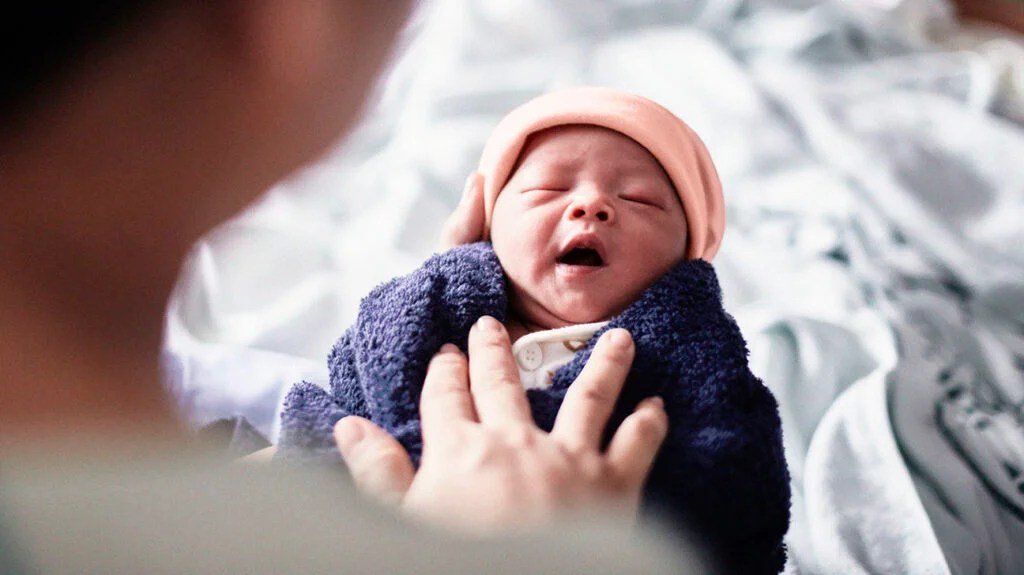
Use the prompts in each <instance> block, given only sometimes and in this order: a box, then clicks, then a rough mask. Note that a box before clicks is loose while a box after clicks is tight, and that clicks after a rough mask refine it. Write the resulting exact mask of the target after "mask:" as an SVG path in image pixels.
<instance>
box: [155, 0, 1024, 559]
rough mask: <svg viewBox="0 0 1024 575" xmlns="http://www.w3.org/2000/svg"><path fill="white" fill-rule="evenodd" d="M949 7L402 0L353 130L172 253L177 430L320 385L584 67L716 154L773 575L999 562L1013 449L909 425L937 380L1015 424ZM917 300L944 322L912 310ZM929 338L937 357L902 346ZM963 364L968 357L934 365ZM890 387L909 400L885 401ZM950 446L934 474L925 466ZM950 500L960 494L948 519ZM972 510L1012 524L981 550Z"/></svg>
mask: <svg viewBox="0 0 1024 575" xmlns="http://www.w3.org/2000/svg"><path fill="white" fill-rule="evenodd" d="M951 14H952V10H951V9H950V7H949V5H948V4H947V3H946V2H945V1H942V0H860V1H856V2H851V1H840V0H831V1H828V0H818V1H815V0H774V1H769V0H719V1H707V2H701V1H695V2H686V3H682V2H674V1H668V0H605V1H602V2H595V1H590V0H587V1H578V0H559V1H554V2H552V1H547V0H543V1H542V0H524V1H517V2H507V1H499V0H434V1H429V2H424V3H423V4H422V5H421V6H420V9H419V13H418V14H417V17H416V19H415V22H414V23H413V25H412V26H411V28H410V31H409V34H408V37H407V38H406V41H405V43H404V47H403V50H402V52H401V57H400V58H398V59H397V61H396V63H395V65H394V67H393V69H392V71H391V73H390V74H389V76H388V79H387V81H386V82H385V83H384V84H383V86H382V88H381V91H380V98H379V100H378V101H377V103H376V104H375V105H374V107H373V108H372V109H371V110H370V113H369V115H368V116H367V118H366V119H365V120H364V122H363V123H362V125H361V126H360V128H359V129H358V131H357V132H356V134H355V137H354V138H352V139H350V140H349V141H348V143H347V144H346V145H345V146H344V147H343V148H340V149H338V150H336V151H334V152H332V153H331V154H329V155H328V156H327V157H326V158H325V159H324V160H323V161H322V162H320V163H318V164H316V165H314V166H311V167H310V168H309V169H307V170H305V171H304V172H302V173H301V174H299V175H297V176H295V177H294V178H293V179H292V180H291V181H289V182H286V183H284V184H282V185H280V186H278V187H277V188H275V189H273V190H271V191H270V192H269V193H268V194H267V195H266V196H265V198H264V199H263V200H261V201H260V202H259V203H258V204H257V205H255V206H253V207H252V208H251V209H250V210H249V211H247V212H246V213H245V214H243V215H241V216H240V217H238V218H237V219H235V220H234V221H232V222H230V223H228V224H225V225H224V226H223V227H221V228H220V229H218V230H216V231H215V232H213V233H211V234H210V235H209V236H208V237H206V238H205V239H204V240H203V241H202V242H200V244H199V245H197V247H196V249H195V251H194V252H193V254H192V256H191V257H190V258H189V260H188V261H187V262H186V264H185V266H184V268H183V273H182V276H181V281H180V282H179V286H178V289H177V290H176V293H175V295H174V297H173V299H172V301H171V305H170V307H169V311H168V316H167V338H166V346H165V358H166V364H167V368H168V369H167V373H168V376H169V386H170V389H171V391H172V392H173V393H174V394H175V396H176V397H177V398H178V399H179V403H180V405H181V409H182V412H183V414H184V415H185V416H186V417H188V418H189V420H190V421H191V422H192V423H193V424H195V425H202V424H203V423H206V422H209V421H211V420H213V419H215V418H217V417H224V416H231V415H244V416H245V417H247V418H248V419H249V420H250V421H252V422H253V423H254V424H255V425H257V427H258V428H259V429H261V430H262V431H264V432H265V433H268V434H270V435H274V433H275V425H276V423H275V410H276V407H277V403H278V401H279V399H280V397H281V395H282V394H283V393H284V391H286V389H287V388H288V387H289V386H290V385H291V384H293V383H295V382H296V381H298V380H300V379H307V380H309V381H314V382H317V383H321V384H323V383H324V382H325V381H326V368H325V361H324V359H325V357H326V354H327V352H328V350H329V349H330V346H331V344H332V343H333V341H334V340H335V339H336V338H337V337H338V336H339V335H340V334H341V333H342V332H343V331H344V329H345V328H346V327H347V326H348V325H349V323H350V322H351V321H352V319H353V318H354V315H355V311H356V309H357V305H358V302H359V299H360V298H361V297H362V296H363V295H364V294H365V293H366V292H367V291H368V290H369V289H370V288H371V287H372V286H374V285H375V284H377V283H380V282H382V281H384V280H386V279H388V278H390V277H392V276H394V275H397V274H400V273H404V272H407V271H409V270H411V269H413V268H414V267H415V266H416V265H418V264H419V263H420V262H421V261H422V260H423V259H424V258H425V257H426V256H427V255H429V253H430V252H431V251H432V250H433V247H434V245H435V241H436V238H437V235H438V232H439V230H440V226H441V223H442V221H443V219H444V218H445V217H446V215H447V214H448V213H449V212H450V211H451V209H452V207H453V206H454V205H455V203H456V202H457V200H458V195H459V191H460V190H461V188H462V182H463V180H464V178H465V176H466V175H467V174H468V173H469V171H470V170H471V169H472V168H473V167H474V166H475V165H476V162H477V160H478V158H479V153H480V150H481V147H482V145H483V142H484V140H485V139H486V137H487V134H488V133H489V131H490V129H491V128H492V127H493V126H494V125H495V124H496V123H497V121H498V119H499V118H500V117H501V116H502V115H504V114H505V113H506V112H507V111H509V110H510V109H512V108H513V107H514V106H515V105H517V104H520V103H522V102H524V101H526V100H527V99H529V98H531V97H533V96H535V95H537V94H539V93H541V92H543V91H546V90H549V89H553V88H557V87H564V86H569V85H577V84H603V85H608V86H611V87H616V88H621V89H625V90H630V91H634V92H637V93H639V94H642V95H644V96H647V97H650V98H652V99H654V100H656V101H658V102H660V103H662V104H663V105H665V106H666V107H668V108H669V109H670V110H672V111H673V112H674V113H676V114H677V115H679V116H680V117H681V118H683V119H684V120H685V121H687V122H688V123H689V124H690V125H691V126H693V128H694V129H695V130H696V131H697V132H698V133H699V134H700V135H701V137H702V138H703V139H704V140H705V142H706V143H707V145H708V148H709V150H710V151H711V154H712V156H713V157H714V159H715V163H716V165H717V167H718V170H719V173H720V176H721V179H722V182H723V185H724V189H725V198H726V205H727V220H728V226H727V229H726V233H725V237H724V241H723V244H722V248H721V251H720V252H719V254H718V256H717V257H716V261H715V265H716V269H717V270H718V273H719V276H720V280H721V283H722V286H723V290H724V293H725V298H726V302H725V304H726V309H727V310H729V311H730V312H731V313H733V314H734V315H735V316H736V318H737V321H738V322H739V323H740V327H741V328H742V329H743V331H744V334H745V335H746V337H747V339H748V341H749V343H750V349H751V360H752V366H753V368H754V370H755V373H757V374H759V375H761V376H762V377H763V378H764V380H765V382H766V383H767V384H768V385H769V386H770V387H771V388H772V390H773V391H774V392H775V394H776V396H777V397H778V398H779V401H780V408H781V410H782V416H783V431H784V439H785V444H786V450H787V458H788V460H789V463H790V466H791V469H792V471H793V490H794V491H793V492H794V508H793V511H794V519H793V525H792V528H791V530H790V534H789V536H788V537H787V539H788V543H789V546H790V550H791V555H790V562H789V565H788V566H787V569H788V571H789V572H790V573H817V572H822V573H840V572H841V573H877V572H910V573H958V572H986V573H989V572H1000V571H998V569H1009V568H1012V566H1013V565H1015V563H1013V561H1014V560H1015V559H1014V557H1012V556H1008V555H1007V554H1006V553H1005V552H1004V551H1005V550H1006V548H1007V545H1004V543H1009V544H1011V545H1012V544H1014V543H1016V544H1017V548H1024V542H1021V541H1020V540H1018V539H1015V538H1016V537H1018V534H1017V532H1016V531H1014V529H1015V527H1014V525H1015V524H1014V523H1013V521H1014V520H1016V519H1015V516H1014V515H1013V512H1012V511H1011V508H1012V505H1013V502H1009V503H1008V504H1004V503H1005V502H1003V503H1001V502H1000V501H999V500H998V499H997V497H996V495H994V491H993V489H992V487H991V486H990V485H989V484H991V483H993V481H991V480H989V479H985V478H984V477H983V475H984V471H981V472H979V471H976V470H975V467H978V465H981V466H982V467H984V466H985V465H986V464H985V461H988V460H985V458H986V457H988V456H987V455H984V453H989V454H995V455H996V456H998V457H996V459H992V461H999V462H1007V461H1003V460H1005V459H1008V458H1011V457H1013V454H1014V453H1018V452H1019V451H1015V444H1014V441H1015V440H1014V435H1013V433H1012V432H1008V433H1005V434H1002V435H998V436H996V435H993V434H989V435H988V436H984V437H999V438H1001V439H999V441H1001V442H1002V444H1001V445H991V444H985V445H982V444H981V443H979V444H978V445H979V446H980V447H978V448H977V453H976V454H975V455H974V456H973V457H975V458H977V461H976V462H973V463H971V462H968V461H967V459H965V458H964V457H963V456H962V455H960V452H958V451H957V450H956V449H955V448H954V445H957V444H956V443H955V441H957V440H955V439H949V438H947V437H946V435H944V434H945V433H946V432H945V431H944V430H943V428H942V427H941V426H940V425H939V424H938V423H936V419H935V417H934V414H935V413H936V412H937V411H938V410H939V409H940V407H939V403H940V402H941V401H943V398H944V397H946V396H947V394H948V393H949V390H950V389H952V387H950V385H958V386H959V388H961V389H962V390H963V391H962V392H961V393H967V394H968V395H961V396H960V397H968V398H975V397H976V398H979V399H976V400H975V399H972V400H971V401H973V402H974V403H973V404H972V405H975V404H976V405H979V406H982V407H983V408H984V410H987V411H986V413H988V412H991V413H993V414H995V413H1002V414H1010V415H1011V416H1012V417H1014V418H1016V420H1017V421H1020V419H1021V406H1022V405H1024V375H1022V373H1024V371H1022V370H1024V343H1022V339H1024V250H1022V249H1021V245H1024V226H1021V225H1020V223H1019V222H1021V221H1024V162H1021V161H1020V159H1021V158H1024V131H1022V128H1021V126H1020V125H1019V124H1017V123H1015V121H1014V115H1013V114H1012V110H1013V108H1012V106H1009V105H1008V104H1007V103H1006V102H1008V101H1009V100H1008V98H1010V97H1011V96H1012V95H1013V92H1012V91H1008V90H1010V88H1012V87H1013V86H1015V84H1013V83H1012V82H1010V83H1007V82H1006V81H1005V80H1006V70H1007V66H1006V63H1005V61H1004V60H998V59H993V58H990V57H985V56H984V55H983V54H980V53H979V52H977V51H970V50H963V49H957V50H951V49H949V46H953V45H955V40H954V38H955V34H957V33H958V29H957V27H956V24H955V22H954V21H953V20H952V17H951ZM1011 68H1012V67H1011ZM1012 69H1020V68H1019V67H1018V68H1012ZM1007 86H1010V88H1007ZM922 301H929V302H931V303H928V304H927V305H925V304H922V303H921V302H922ZM922 306H924V309H925V310H929V309H931V310H932V311H930V312H924V316H925V317H929V316H932V317H942V318H944V319H943V320H942V321H941V322H937V323H936V322H930V323H929V322H921V321H917V320H915V319H914V317H917V316H920V315H921V312H920V309H921V307H922ZM928 306H934V308H929V307H928ZM913 310H918V311H913ZM938 310H946V311H943V312H942V313H939V311H938ZM950 310H952V311H950ZM912 312H913V313H912ZM946 312H949V314H947V313H946ZM915 314H916V315H915ZM947 315H948V317H947ZM954 320H955V321H954ZM928 326H931V327H928ZM947 329H948V330H953V331H955V333H956V334H957V336H956V337H955V338H948V341H946V340H943V341H944V343H943V344H942V346H941V349H942V350H943V351H942V352H941V353H938V352H935V353H934V354H932V352H931V351H927V352H926V351H924V350H931V349H932V348H930V347H927V346H925V347H924V348H921V347H914V346H911V345H907V344H905V343H902V342H908V341H916V340H915V338H925V340H928V338H927V337H926V336H925V335H922V334H929V333H932V334H933V332H936V331H940V332H941V331H942V330H947ZM928 337H932V339H935V338H934V334H933V335H932V336H928ZM935 349H938V348H935ZM926 353H927V354H932V355H928V356H927V357H925V355H926ZM907 354H916V355H913V357H907ZM954 359H955V361H954ZM921 362H924V363H923V364H922V363H921ZM921 365H925V366H927V369H926V368H923V367H922V368H920V369H914V368H913V367H912V366H921ZM962 365H968V366H973V367H974V368H975V372H976V373H977V374H979V375H977V377H972V378H966V380H965V381H964V382H961V383H959V384H949V383H948V381H947V380H944V379H942V378H941V377H940V376H941V375H942V374H943V373H944V372H945V371H946V370H949V369H954V368H957V369H959V368H958V367H957V366H962ZM907 366H911V367H910V368H909V370H908V369H902V370H901V369H899V368H901V367H907ZM958 373H959V372H958ZM947 379H948V378H947ZM894 382H895V383H894ZM893 389H895V390H898V391H900V392H901V393H903V392H907V393H909V397H911V398H912V399H914V400H915V401H909V402H903V403H902V404H898V405H896V406H895V407H896V409H898V410H900V409H902V410H904V411H901V412H897V413H891V412H890V411H888V410H889V409H890V408H891V407H892V405H890V404H888V403H887V397H888V396H889V395H890V394H891V393H893V391H892V390H893ZM837 397H839V398H841V399H838V400H837V399H836V398H837ZM902 397H906V396H902ZM902 406H907V407H902ZM904 412H905V413H904ZM913 414H917V415H918V416H919V417H917V416H914V415H913ZM920 414H932V415H928V416H927V417H924V418H923V419H922V417H923V416H920ZM904 415H908V417H904ZM915 417H917V418H916V419H915ZM994 417H1002V416H994ZM1000 421H1002V420H1000ZM968 436H970V437H975V435H971V434H970V433H967V434H965V435H964V437H968ZM977 437H982V436H980V435H979V436H977ZM981 441H982V442H988V441H989V440H988V439H984V440H981ZM901 442H902V443H901ZM990 443H991V442H990ZM986 445H987V446H986ZM968 450H969V449H968ZM986 450H987V451H986ZM947 458H953V459H956V461H957V462H956V463H955V465H956V468H955V469H956V470H955V473H956V475H955V477H956V478H958V480H957V481H945V482H944V481H936V480H935V478H936V477H938V476H942V477H946V476H947V475H943V474H944V473H946V471H945V470H944V468H942V466H941V465H939V464H938V462H939V461H941V460H944V459H947ZM999 458H1002V459H999ZM908 462H909V463H910V464H911V465H908ZM979 462H980V463H979ZM932 464H936V465H937V467H936V466H933V465H932ZM972 465H973V466H974V467H972ZM993 477H994V479H995V480H999V479H1000V478H999V477H995V476H993ZM996 483H998V481H996ZM922 485H924V486H928V489H927V490H925V489H924V488H923V487H922ZM915 488H916V489H915ZM922 493H923V494H924V495H923V496H920V495H919V494H922ZM965 494H968V495H965ZM972 498H973V499H972ZM971 501H975V502H983V503H978V505H977V506H976V507H977V508H978V509H982V508H983V509H984V513H982V514H981V515H978V516H977V517H974V516H972V517H967V516H966V515H964V514H963V513H962V511H963V509H964V506H965V505H967V504H968V503H969V502H971ZM986 518H988V519H986ZM994 528H995V529H998V530H999V531H998V532H999V533H1001V534H1003V535H1005V536H1006V537H1008V538H1009V539H1007V540H1006V541H1004V542H1002V543H1001V542H998V541H997V542H995V543H994V544H991V540H990V539H985V537H986V530H991V529H994ZM988 533H991V531H989V532H988ZM982 557H984V558H986V559H984V561H985V563H984V565H985V567H984V568H979V569H978V570H975V571H972V569H973V567H978V566H979V565H981V563H979V562H978V561H976V560H977V559H978V558H982ZM993 566H995V567H993ZM985 569H988V570H987V571H986V570H985ZM992 569H996V570H992ZM1002 572H1009V571H1002Z"/></svg>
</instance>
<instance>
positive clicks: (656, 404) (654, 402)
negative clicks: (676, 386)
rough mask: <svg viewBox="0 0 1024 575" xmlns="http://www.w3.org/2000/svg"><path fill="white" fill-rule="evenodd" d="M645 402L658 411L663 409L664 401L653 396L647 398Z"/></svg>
mask: <svg viewBox="0 0 1024 575" xmlns="http://www.w3.org/2000/svg"><path fill="white" fill-rule="evenodd" d="M647 402H648V403H650V404H651V405H653V406H654V407H657V408H658V409H665V400H664V399H662V398H660V397H658V396H657V395H655V396H654V397H648V398H647Z"/></svg>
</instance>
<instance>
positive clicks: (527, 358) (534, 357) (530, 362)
mask: <svg viewBox="0 0 1024 575" xmlns="http://www.w3.org/2000/svg"><path fill="white" fill-rule="evenodd" d="M516 361H517V362H518V363H519V367H521V368H523V369H524V370H526V371H533V370H535V369H537V368H538V367H540V364H541V363H543V362H544V352H543V351H541V349H540V345H539V344H537V343H536V342H530V343H528V344H526V345H525V346H523V349H521V350H519V353H518V354H516Z"/></svg>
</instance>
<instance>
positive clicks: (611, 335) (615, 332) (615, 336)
mask: <svg viewBox="0 0 1024 575" xmlns="http://www.w3.org/2000/svg"><path fill="white" fill-rule="evenodd" d="M608 341H610V342H611V343H613V344H615V345H618V346H621V347H626V346H628V345H629V344H631V343H633V337H632V336H631V335H629V332H628V331H626V330H624V329H622V328H615V329H612V330H609V331H608Z"/></svg>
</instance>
